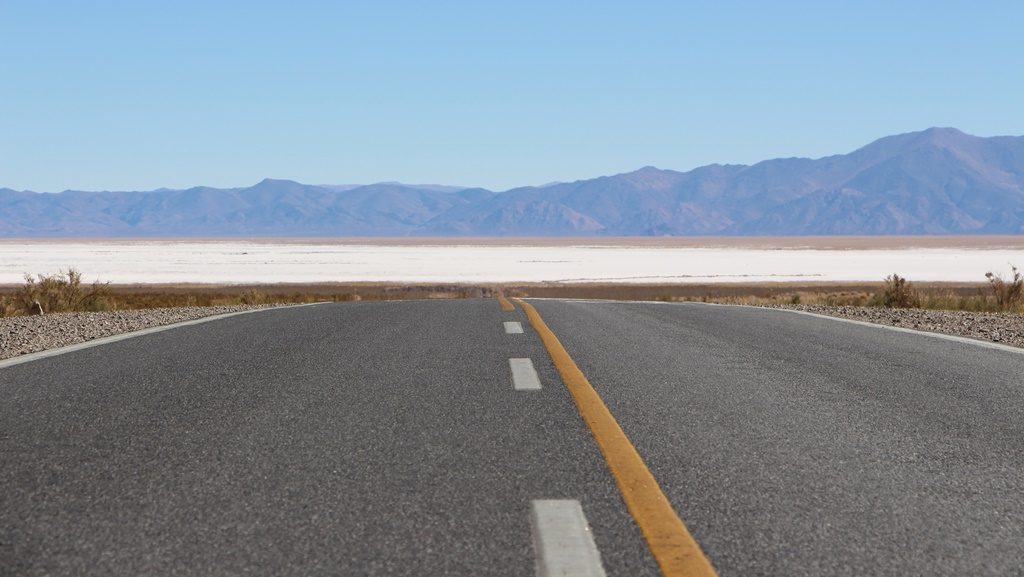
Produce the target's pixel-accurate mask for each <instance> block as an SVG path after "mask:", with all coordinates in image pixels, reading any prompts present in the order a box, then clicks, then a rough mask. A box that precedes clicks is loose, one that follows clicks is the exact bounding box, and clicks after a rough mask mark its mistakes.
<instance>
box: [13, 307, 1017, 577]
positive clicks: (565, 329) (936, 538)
mask: <svg viewBox="0 0 1024 577" xmlns="http://www.w3.org/2000/svg"><path fill="white" fill-rule="evenodd" d="M530 302H531V303H532V304H533V306H535V307H536V310H537V312H539V314H540V316H541V317H542V318H543V321H545V323H546V325H547V326H548V327H549V328H550V330H551V332H552V333H553V334H554V335H556V336H557V338H558V340H560V341H561V344H562V345H564V349H565V351H566V352H567V353H568V355H569V356H571V358H572V360H573V361H574V362H575V364H576V365H577V366H578V368H579V369H580V370H581V371H582V373H583V375H585V377H586V379H587V380H588V381H589V384H590V385H592V387H593V390H594V391H596V393H597V394H599V395H600V397H601V398H602V399H603V401H604V404H605V405H606V406H607V409H608V412H609V413H610V415H611V416H612V417H613V418H614V420H615V421H616V422H617V424H618V425H619V426H621V431H622V432H623V433H624V434H625V436H626V437H628V440H629V441H631V442H632V445H633V446H634V447H635V448H636V453H637V454H638V456H639V458H640V459H642V461H643V464H644V465H645V466H646V467H647V469H648V470H649V472H650V473H651V474H652V475H653V477H654V478H655V479H656V480H657V486H656V487H655V489H660V491H661V492H662V493H663V495H664V496H665V497H667V500H668V502H669V503H670V505H671V508H672V509H674V511H675V512H676V513H677V514H678V517H679V518H681V519H682V521H683V522H685V526H686V528H687V529H688V531H689V533H690V534H691V535H692V538H693V539H694V540H695V541H696V543H697V544H699V548H700V550H702V551H703V553H704V555H706V558H707V560H709V561H710V563H711V564H712V565H713V566H714V569H715V570H716V571H717V573H718V575H722V576H727V575H728V576H732V575H736V576H740V575H787V576H790V575H864V574H870V575H911V574H921V575H963V574H972V575H1018V574H1022V573H1024V570H1022V569H1021V568H1022V567H1024V498H1022V497H1024V473H1022V471H1024V384H1022V383H1024V355H1022V354H1018V353H1012V352H1006V351H1001V350H993V349H989V348H983V347H979V346H974V345H971V344H965V343H962V342H955V341H950V340H945V339H939V338H934V337H930V336H923V335H914V334H906V333H898V332H894V331H890V330H886V329H884V328H876V327H863V326H859V325H854V324H849V323H843V322H838V321H832V320H826V319H819V318H814V317H809V316H806V315H797V314H793V313H788V312H784V311H775V310H765V309H753V308H744V307H718V306H707V305H700V304H657V303H600V302H585V301H545V300H533V301H530ZM516 323H518V324H516ZM520 331H521V332H520ZM538 387H539V388H538ZM0 394H2V399H3V402H2V403H0V487H2V491H0V575H82V574H91V575H143V574H152V575H171V574H174V575H243V574H244V575H520V576H521V575H533V574H537V572H538V571H540V572H543V571H544V570H549V571H552V572H554V571H555V570H556V569H557V568H559V567H562V566H568V567H570V568H572V567H575V568H576V569H578V570H584V571H585V570H593V571H600V570H602V568H603V571H604V572H606V574H607V575H610V576H615V575H640V576H642V575H660V574H661V571H660V570H659V561H658V559H656V557H655V555H654V554H652V550H653V549H652V548H651V547H650V546H649V543H648V541H647V540H646V538H645V534H644V533H642V531H641V529H640V528H639V525H638V523H640V521H638V519H637V518H636V517H634V513H635V512H634V511H632V510H631V509H628V508H627V506H626V504H625V502H624V493H623V492H622V491H620V488H619V485H617V483H616V477H615V476H614V466H613V467H611V468H610V466H609V462H608V461H606V455H605V454H603V453H602V450H601V449H600V448H599V445H598V443H597V442H596V440H595V439H596V437H595V435H594V434H593V433H592V432H591V429H590V427H589V426H588V422H586V421H585V420H584V418H582V417H581V412H580V411H581V410H580V408H578V407H577V404H576V402H574V399H573V397H572V396H571V395H570V392H569V390H568V389H567V387H566V385H565V384H564V383H563V380H562V376H561V374H560V372H559V370H558V368H557V367H556V366H555V364H554V363H553V361H552V357H551V355H550V354H549V351H548V349H547V348H546V347H545V345H544V343H542V341H541V339H540V338H539V334H538V332H537V329H536V328H535V327H534V326H533V325H531V323H530V321H529V319H528V318H527V316H526V315H525V314H524V312H523V308H522V306H519V307H517V308H516V310H514V311H503V310H502V308H501V307H500V306H499V303H498V302H496V301H493V300H466V301H418V302H411V301H402V302H380V303H374V302H359V303H345V304H329V305H328V304H325V305H317V306H312V307H303V308H294V309H277V310H271V311H266V312H260V313H255V314H248V315H242V316H237V317H232V318H227V319H223V320H217V321H213V322H209V323H205V324H200V325H193V326H185V327H180V328H175V329H171V330H167V331H164V332H159V333H155V334H149V335H146V336H141V337H138V338H131V339H126V340H122V341H119V342H115V343H111V344H106V345H102V346H97V347H92V348H87V349H84V350H79V351H75V352H71V353H68V354H63V355H58V356H53V357H49V358H45V359H40V360H36V361H32V362H26V363H22V364H18V365H14V366H5V367H2V368H0ZM573 523H576V524H575V525H574V524H573ZM581 523H582V525H581ZM588 525H589V530H587V526H588ZM595 559H596V561H595ZM595 563H596V569H595ZM559 564H562V565H559ZM598 574H600V573H598Z"/></svg>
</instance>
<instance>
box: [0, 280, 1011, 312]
mask: <svg viewBox="0 0 1024 577" xmlns="http://www.w3.org/2000/svg"><path fill="white" fill-rule="evenodd" d="M1014 282H1021V281H1020V279H1019V278H1018V279H1017V281H1014V280H1013V279H1010V280H1007V281H1004V283H1005V284H1004V285H1003V286H1004V288H1005V287H1008V288H1005V290H1006V291H1009V292H1008V294H1015V293H1013V292H1012V290H1013V288H1012V287H1013V286H1014V284H1013V283H1014ZM907 284H909V283H907ZM94 286H95V285H94ZM904 286H906V285H904ZM1018 286H1019V285H1018ZM102 288H103V295H102V301H99V300H97V301H95V302H96V303H100V302H101V303H102V304H96V305H93V306H94V308H93V309H92V310H96V309H97V308H105V309H110V310H121V309H145V308H162V307H181V306H215V305H233V304H273V303H281V304H288V303H310V302H323V301H332V302H343V301H358V300H371V301H372V300H403V299H437V298H449V299H450V298H493V297H495V296H497V295H498V294H504V295H506V296H509V297H541V298H584V299H608V300H650V301H702V302H714V303H727V304H748V305H787V304H805V305H816V304H821V305H832V306H873V307H881V306H885V303H886V301H885V283H883V282H877V283H744V284H740V283H736V284H732V283H729V284H661V285H628V284H557V283H550V284H548V283H532V284H508V285H501V286H495V285H468V284H467V285H400V284H386V283H344V284H343V283H324V284H266V285H203V284H177V285H102ZM906 288H907V289H908V290H910V287H906ZM24 290H25V287H24V286H23V285H8V286H0V316H2V315H11V314H24V312H25V311H24V309H23V308H22V306H21V304H19V303H21V302H22V301H19V298H21V297H20V295H21V294H22V293H23V291H24ZM912 290H913V293H912V295H913V297H914V298H916V299H917V303H916V304H917V305H918V306H919V307H920V308H925V309H942V310H966V311H979V312H981V311H999V310H1007V311H1012V312H1024V310H1022V303H1021V302H1020V299H1018V300H1017V301H1015V302H1014V303H1012V304H1011V305H1010V306H1004V305H1003V304H1001V301H1000V300H999V295H998V293H997V289H996V288H995V286H994V284H993V283H992V282H991V279H990V282H987V283H981V282H979V283H975V284H950V283H914V286H913V287H912ZM47 312H51V311H49V310H48V311H47Z"/></svg>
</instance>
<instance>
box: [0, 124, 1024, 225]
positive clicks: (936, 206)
mask: <svg viewBox="0 0 1024 577" xmlns="http://www.w3.org/2000/svg"><path fill="white" fill-rule="evenodd" d="M882 234H887V235H910V234H1024V137H1014V136H998V137H988V138H981V137H976V136H971V135H968V134H964V133H963V132H960V131H959V130H956V129H954V128H931V129H928V130H925V131H921V132H914V133H909V134H901V135H897V136H889V137H885V138H882V139H880V140H877V141H875V142H873V143H871V144H868V145H867V146H865V147H863V148H860V149H858V150H856V151H854V152H851V153H849V154H845V155H836V156H829V157H825V158H819V159H808V158H780V159H774V160H766V161H763V162H759V163H757V164H754V165H749V166H748V165H717V164H715V165H709V166H703V167H700V168H696V169H694V170H691V171H688V172H677V171H672V170H662V169H658V168H654V167H645V168H641V169H640V170H637V171H634V172H630V173H625V174H617V175H613V176H603V177H599V178H594V179H590V180H580V181H577V182H570V183H552V184H547V185H543V186H533V187H521V188H514V189H511V190H507V191H504V192H493V191H489V190H485V189H482V188H460V187H447V186H440V185H406V184H400V183H378V184H371V185H307V184H301V183H298V182H294V181H289V180H271V179H267V180H263V181H261V182H259V183H257V184H256V185H253V186H251V187H247V188H231V189H216V188H209V187H194V188H190V189H186V190H168V189H160V190H156V191H151V192H83V191H65V192H62V193H57V194H39V193H33V192H19V191H14V190H10V189H0V236H3V237H46V236H67V237H76V236H77V237H84V236H185V237H187V236H261V235H265V236H598V235H601V236H657V235H882Z"/></svg>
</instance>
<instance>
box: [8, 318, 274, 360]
mask: <svg viewBox="0 0 1024 577" xmlns="http://www.w3.org/2000/svg"><path fill="white" fill-rule="evenodd" d="M268 306H272V305H232V306H219V307H178V308H165V309H145V310H127V311H111V312H100V313H54V314H48V315H41V316H28V317H3V318H0V359H8V358H11V357H16V356H18V355H25V354H28V353H34V352H37V351H43V350H46V349H53V348H56V347H63V346H67V345H73V344H77V343H81V342H85V341H91V340H93V339H98V338H102V337H109V336H111V335H116V334H121V333H127V332H131V331H138V330H142V329H148V328H150V327H155V326H160V325H169V324H171V323H177V322H181V321H190V320H194V319H198V318H202V317H208V316H213V315H220V314H224V313H233V312H238V311H245V310H252V309H261V308H267V307H268Z"/></svg>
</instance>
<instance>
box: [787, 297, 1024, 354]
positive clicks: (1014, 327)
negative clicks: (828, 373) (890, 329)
mask: <svg viewBox="0 0 1024 577" xmlns="http://www.w3.org/2000/svg"><path fill="white" fill-rule="evenodd" d="M769 308H784V309H793V310H798V311H805V312H810V313H817V314H821V315H829V316H833V317H842V318H845V319H853V320H858V321H864V322H869V323H876V324H880V325H889V326H894V327H903V328H908V329H917V330H921V331H931V332H935V333H945V334H947V335H956V336H961V337H969V338H972V339H979V340H982V341H991V342H994V343H1001V344H1004V345H1011V346H1015V347H1024V315H1019V314H1014V313H978V312H969V311H936V310H924V309H883V308H872V307H849V306H826V305H782V306H776V307H769Z"/></svg>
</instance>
